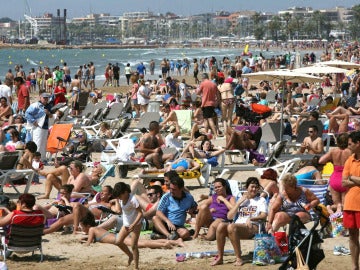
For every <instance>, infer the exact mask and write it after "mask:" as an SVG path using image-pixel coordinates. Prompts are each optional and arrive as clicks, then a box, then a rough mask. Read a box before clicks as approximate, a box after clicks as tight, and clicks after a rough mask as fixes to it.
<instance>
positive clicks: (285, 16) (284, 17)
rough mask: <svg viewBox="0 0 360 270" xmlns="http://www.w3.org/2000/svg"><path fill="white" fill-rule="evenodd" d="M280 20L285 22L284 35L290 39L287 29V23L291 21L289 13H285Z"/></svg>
mask: <svg viewBox="0 0 360 270" xmlns="http://www.w3.org/2000/svg"><path fill="white" fill-rule="evenodd" d="M282 19H283V20H284V21H285V33H286V36H287V38H288V39H290V29H289V22H290V20H291V14H290V13H289V12H286V13H285V14H284V15H283V16H282Z"/></svg>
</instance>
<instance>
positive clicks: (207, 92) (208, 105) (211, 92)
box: [196, 73, 220, 139]
mask: <svg viewBox="0 0 360 270" xmlns="http://www.w3.org/2000/svg"><path fill="white" fill-rule="evenodd" d="M201 77H202V82H201V84H200V86H199V89H198V90H197V91H196V94H198V95H201V108H202V111H203V117H204V126H205V130H206V131H207V130H209V126H210V129H211V131H212V134H213V135H214V139H216V137H217V132H216V131H217V128H216V125H215V121H214V119H213V118H215V117H216V112H215V105H216V102H217V101H219V100H220V98H219V97H218V92H219V91H218V88H217V86H216V84H215V83H213V82H212V81H210V80H209V75H208V74H207V73H203V74H202V76H201Z"/></svg>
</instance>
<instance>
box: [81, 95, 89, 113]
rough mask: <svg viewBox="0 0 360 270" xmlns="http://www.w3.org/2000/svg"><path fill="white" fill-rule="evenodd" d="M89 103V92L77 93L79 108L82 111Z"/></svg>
mask: <svg viewBox="0 0 360 270" xmlns="http://www.w3.org/2000/svg"><path fill="white" fill-rule="evenodd" d="M88 103H89V92H80V94H79V110H80V111H82V110H84V109H85V107H87V104H88Z"/></svg>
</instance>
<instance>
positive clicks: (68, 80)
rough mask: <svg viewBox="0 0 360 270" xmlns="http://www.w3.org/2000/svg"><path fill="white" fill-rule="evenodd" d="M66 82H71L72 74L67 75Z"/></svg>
mask: <svg viewBox="0 0 360 270" xmlns="http://www.w3.org/2000/svg"><path fill="white" fill-rule="evenodd" d="M64 83H71V76H70V75H65V77H64Z"/></svg>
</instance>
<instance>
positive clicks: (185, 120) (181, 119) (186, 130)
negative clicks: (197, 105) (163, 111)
mask: <svg viewBox="0 0 360 270" xmlns="http://www.w3.org/2000/svg"><path fill="white" fill-rule="evenodd" d="M175 113H176V117H177V120H178V124H179V126H180V133H181V134H190V132H191V128H192V126H191V119H192V111H191V110H176V111H175Z"/></svg>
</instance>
